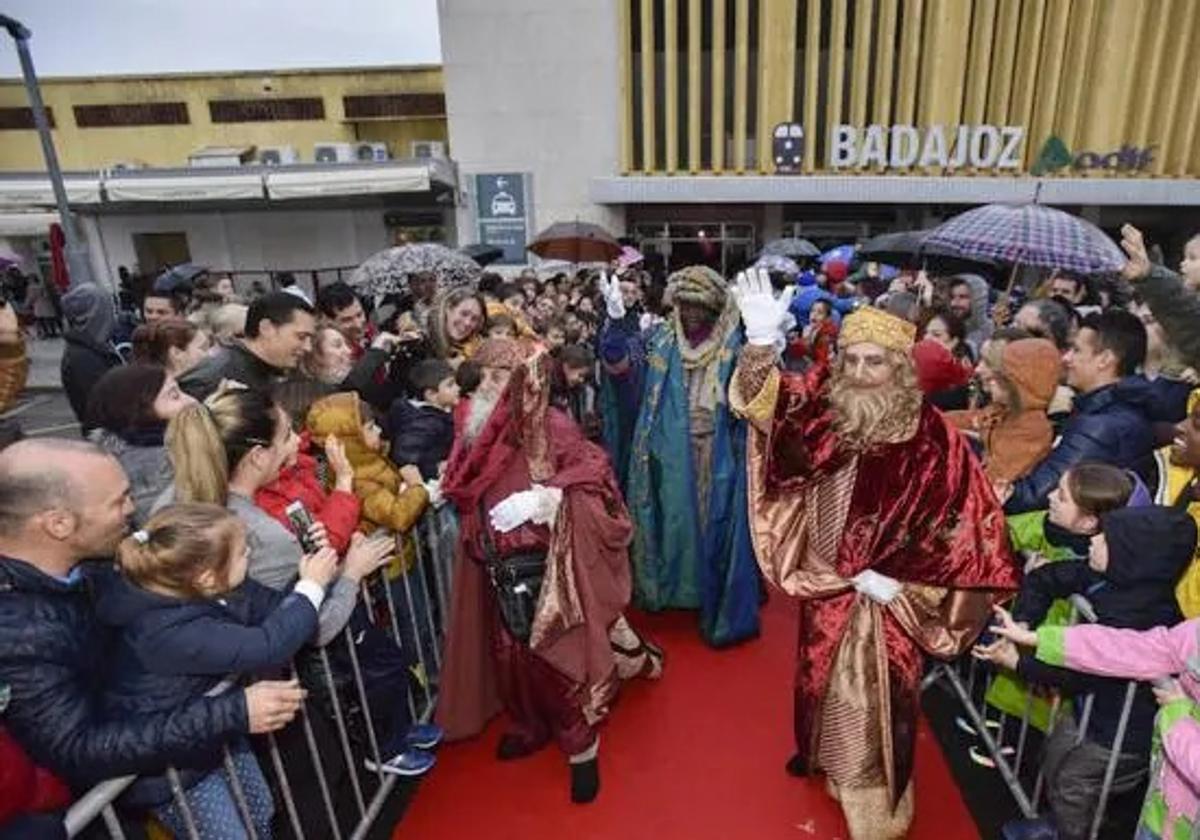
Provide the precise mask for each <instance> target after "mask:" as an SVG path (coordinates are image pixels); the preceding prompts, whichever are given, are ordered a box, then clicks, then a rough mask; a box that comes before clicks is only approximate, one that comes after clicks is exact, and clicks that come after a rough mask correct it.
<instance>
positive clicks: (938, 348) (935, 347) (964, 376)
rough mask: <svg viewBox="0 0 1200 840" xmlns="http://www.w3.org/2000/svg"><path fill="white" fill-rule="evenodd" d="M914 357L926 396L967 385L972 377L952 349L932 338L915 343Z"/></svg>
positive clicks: (919, 380) (918, 377) (922, 389)
mask: <svg viewBox="0 0 1200 840" xmlns="http://www.w3.org/2000/svg"><path fill="white" fill-rule="evenodd" d="M912 359H913V364H914V365H916V368H917V384H918V385H920V387H921V393H923V394H925V396H930V395H931V394H936V393H938V392H940V391H948V390H950V389H951V388H958V387H960V386H962V385H966V384H967V382H968V381H969V380H970V378H971V374H970V372H969V371H968V370H967V369H966V368H964V367H963V366H962V365H960V364H959V363H958V362H957V361H956V360H955V358H954V356H953V355H951V353H950V351H949V350H947V349H946V348H945V347H943V346H942V345H941V344H938V343H937V342H936V341H933V340H932V339H928V338H926V339H922V340H921V341H918V342H917V343H916V344H915V345H913V349H912Z"/></svg>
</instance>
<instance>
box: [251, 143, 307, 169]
mask: <svg viewBox="0 0 1200 840" xmlns="http://www.w3.org/2000/svg"><path fill="white" fill-rule="evenodd" d="M299 161H300V155H299V154H297V152H296V147H295V146H263V147H262V148H260V149H259V150H258V162H259V163H261V164H262V165H263V166H287V165H288V164H291V163H299Z"/></svg>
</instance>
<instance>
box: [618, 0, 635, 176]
mask: <svg viewBox="0 0 1200 840" xmlns="http://www.w3.org/2000/svg"><path fill="white" fill-rule="evenodd" d="M631 2H632V0H617V10H618V12H617V21H618V22H617V25H618V27H620V28H619V30H618V38H619V39H620V43H619V46H618V49H619V50H620V55H618V56H617V65H618V67H619V69H620V74H621V81H620V85H621V91H620V97H621V127H620V131H621V140H620V156H621V174H622V175H628V174H629V173H630V171H632V169H633V83H632V79H633V20H632V15H630V14H629V4H630V3H631Z"/></svg>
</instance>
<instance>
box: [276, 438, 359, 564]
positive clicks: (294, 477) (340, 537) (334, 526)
mask: <svg viewBox="0 0 1200 840" xmlns="http://www.w3.org/2000/svg"><path fill="white" fill-rule="evenodd" d="M292 502H303V503H304V506H305V507H306V508H308V512H309V513H310V514H312V517H313V519H315V520H316V521H318V522H320V523H321V524H322V525H324V526H325V530H326V532H328V534H329V544H330V545H332V546H333V548H334V550H336V551H337V553H338V554H342V553H343V552H345V550H346V549H347V548H349V547H350V537H351V536H353V534H354V532H355V530H357V528H358V517H359V513H360V512H361V506H360V505H359V501H358V497H357V496H355V495H354V494H353V493H343V492H342V491H340V490H334V491H332V492H327V491H326V490H325V488H324V486H322V484H321V479H320V478H318V477H317V461H316V459H315V458H313V456H311V455H308V454H307V453H305V452H303V451H302V452H300V454H299V455H298V456H297V457H296V463H295V465H294V466H291V467H284V468H283V470H282V471H281V472H280V473H279V478H277V479H275V480H274V481H272V482H271V483H270V484H268V485H266V486H265V487H261V488H259V491H258V492H257V493H255V494H254V503H255V504H256V505H258V506H259V507H260V508H262V509H263V510H265V511H266V512H267V513H269V514H271V516H273V517H275V518H276V519H278V520H279V521H280V522H281V523H282V524H283V525H284V527H286V528H287V529H288V530H291V527H292V525H291V523H290V522H288V518H287V514H286V513H284V510H285V509H286V508H287V506H288V505H290V504H291V503H292Z"/></svg>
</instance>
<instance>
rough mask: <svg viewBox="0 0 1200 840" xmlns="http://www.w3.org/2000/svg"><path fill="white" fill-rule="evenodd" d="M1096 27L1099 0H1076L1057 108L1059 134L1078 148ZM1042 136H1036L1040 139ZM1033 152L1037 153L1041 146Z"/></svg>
mask: <svg viewBox="0 0 1200 840" xmlns="http://www.w3.org/2000/svg"><path fill="white" fill-rule="evenodd" d="M1095 28H1096V0H1074V2H1073V3H1072V4H1071V21H1070V25H1069V27H1068V30H1067V44H1066V49H1065V50H1064V53H1065V55H1064V59H1063V78H1062V83H1061V84H1060V85H1059V95H1058V100H1059V101H1058V108H1057V109H1056V114H1055V120H1054V128H1055V132H1054V133H1055V134H1057V135H1058V136H1059V137H1060V138H1062V140H1063V142H1065V143H1066V144H1067V148H1074V144H1075V141H1076V139H1077V134H1078V130H1079V124H1080V120H1081V118H1082V113H1083V92H1084V91H1085V90H1086V89H1087V84H1088V79H1089V78H1090V72H1091V67H1092V63H1093V59H1092V39H1093V37H1094V34H1095ZM1040 142H1042V141H1041V140H1034V143H1035V144H1036V143H1040ZM1031 154H1034V155H1036V154H1037V150H1033V151H1032V152H1031Z"/></svg>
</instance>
